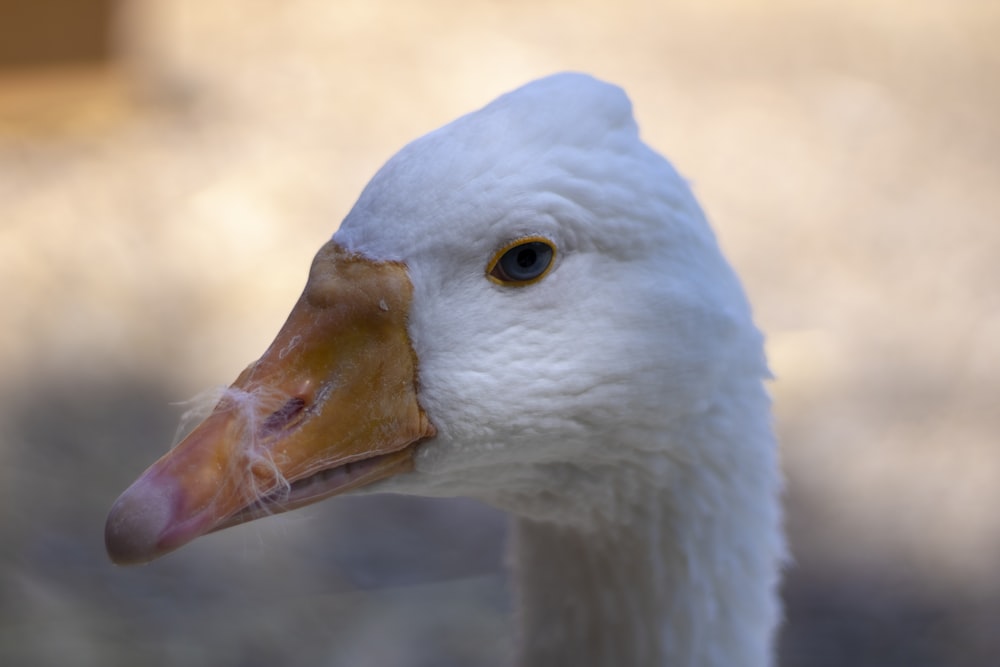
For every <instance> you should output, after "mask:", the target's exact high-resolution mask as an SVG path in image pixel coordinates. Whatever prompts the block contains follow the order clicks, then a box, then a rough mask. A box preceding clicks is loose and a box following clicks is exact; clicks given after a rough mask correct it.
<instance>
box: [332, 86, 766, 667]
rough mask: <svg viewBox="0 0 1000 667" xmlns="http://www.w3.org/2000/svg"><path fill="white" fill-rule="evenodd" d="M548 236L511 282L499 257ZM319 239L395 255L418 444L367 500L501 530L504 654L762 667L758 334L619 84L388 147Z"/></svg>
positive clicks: (567, 89)
mask: <svg viewBox="0 0 1000 667" xmlns="http://www.w3.org/2000/svg"><path fill="white" fill-rule="evenodd" d="M525 236H542V237H545V238H547V239H550V240H551V241H552V242H553V243H554V245H555V246H556V248H557V249H558V254H557V259H556V262H557V265H556V266H555V268H554V269H553V270H552V272H551V273H550V274H549V275H547V276H546V277H545V279H544V280H542V281H540V282H539V283H537V284H534V285H530V286H527V287H523V288H514V287H505V286H502V285H497V284H495V283H493V282H491V281H489V280H487V279H486V275H485V272H486V266H487V263H488V262H489V260H490V258H491V257H492V256H493V255H494V253H495V252H496V251H497V250H498V249H500V248H502V247H504V245H505V244H507V243H509V242H511V241H512V240H516V239H518V238H520V237H525ZM335 239H336V240H337V241H338V242H339V243H340V244H342V245H343V246H345V247H346V248H348V249H349V250H353V251H356V252H359V253H362V254H364V255H367V256H369V257H372V258H376V259H391V260H399V261H402V262H405V264H406V266H407V267H408V270H409V274H410V278H411V280H412V282H413V286H414V297H413V305H412V311H411V314H410V321H409V333H410V336H411V340H412V343H413V346H414V350H415V352H416V355H417V358H418V366H419V386H420V402H421V405H422V406H423V407H424V409H425V410H426V411H427V414H428V415H429V417H430V419H431V421H432V422H433V423H434V425H435V426H436V428H437V430H438V435H437V437H436V438H435V439H434V440H433V441H431V442H429V443H427V444H426V445H424V446H423V447H422V448H421V449H420V451H419V453H418V457H417V461H416V470H415V471H414V472H413V473H411V474H408V475H403V476H398V477H394V478H391V479H389V480H387V481H385V482H384V483H381V484H378V485H376V486H375V487H374V489H377V490H383V491H397V492H406V493H419V494H429V495H446V496H447V495H466V496H472V497H476V498H480V499H483V500H485V501H487V502H489V503H492V504H494V505H496V506H498V507H501V508H504V509H506V510H508V511H510V512H511V513H512V514H513V515H514V517H515V523H516V531H515V534H516V543H515V546H514V550H513V554H514V556H515V561H516V566H515V567H516V569H517V575H516V576H517V581H518V590H519V599H520V600H521V603H522V607H523V609H522V612H521V628H522V635H523V637H522V639H523V653H522V662H523V663H524V664H530V665H557V664H566V665H578V666H583V665H672V666H674V667H676V666H680V665H687V666H698V667H721V666H723V665H727V666H730V667H736V666H739V667H763V666H765V665H769V664H771V662H772V647H771V645H772V638H773V634H774V630H775V627H776V626H777V624H778V620H779V615H780V605H779V602H778V598H777V594H776V587H777V584H778V580H779V569H780V564H781V562H782V559H783V558H784V554H785V547H784V541H783V537H782V533H781V527H780V522H781V518H780V506H779V494H780V487H781V483H780V474H779V470H778V463H777V454H776V448H775V443H774V438H773V435H772V431H771V426H770V417H769V400H768V397H767V395H766V393H765V389H764V387H763V380H765V379H766V378H767V376H768V372H767V368H766V363H765V360H764V355H763V351H762V338H761V335H760V334H759V332H758V331H757V329H756V328H755V327H754V325H753V322H752V319H751V314H750V308H749V306H748V304H747V301H746V298H745V297H744V294H743V291H742V289H741V287H740V285H739V282H738V280H737V279H736V277H735V275H734V274H733V272H732V271H731V269H730V268H729V266H728V264H727V263H726V261H725V260H724V258H723V257H722V254H721V252H720V251H719V248H718V246H717V243H716V241H715V238H714V236H713V234H712V232H711V230H710V229H709V226H708V224H707V223H706V221H705V217H704V215H703V214H702V211H701V209H700V208H699V206H698V204H697V203H696V201H695V199H694V197H693V196H692V194H691V192H690V190H689V188H688V187H687V185H686V184H685V182H684V181H683V179H681V178H680V177H679V176H678V174H677V173H676V172H675V171H674V169H673V168H672V167H671V166H670V164H669V163H668V162H667V161H666V160H664V159H663V158H662V157H660V156H659V155H657V154H656V153H655V152H653V151H652V150H650V149H649V148H648V147H647V146H646V145H645V144H643V143H642V141H641V140H640V138H639V134H638V129H637V126H636V124H635V121H634V120H633V118H632V114H631V105H630V103H629V101H628V99H627V97H626V96H625V94H624V93H623V92H622V91H621V90H620V89H618V88H616V87H613V86H610V85H607V84H604V83H601V82H598V81H596V80H594V79H592V78H590V77H587V76H584V75H579V74H562V75H556V76H553V77H549V78H547V79H543V80H541V81H537V82H534V83H532V84H529V85H527V86H525V87H523V88H521V89H519V90H516V91H514V92H512V93H509V94H507V95H505V96H503V97H501V98H499V99H498V100H496V101H495V102H493V103H492V104H490V105H489V106H487V107H485V108H484V109H482V110H480V111H478V112H476V113H473V114H470V115H468V116H465V117H463V118H460V119H458V120H456V121H455V122H453V123H451V124H450V125H447V126H445V127H444V128H442V129H440V130H438V131H436V132H433V133H431V134H429V135H427V136H425V137H423V138H421V139H419V140H417V141H415V142H413V143H412V144H410V145H409V146H407V147H406V148H404V149H403V150H402V151H401V152H400V153H399V154H398V155H397V156H396V157H394V158H393V159H392V160H390V161H389V163H388V164H386V165H385V167H383V168H382V170H380V171H379V173H378V174H377V175H376V176H375V178H374V179H373V180H372V182H371V183H370V184H369V186H368V187H367V188H366V189H365V191H364V193H363V194H362V196H361V198H360V199H359V201H358V203H357V205H356V206H355V208H354V209H353V210H352V211H351V213H350V214H349V215H348V217H347V219H346V220H345V221H344V223H343V225H342V227H341V229H340V230H339V231H338V232H337V234H336V235H335Z"/></svg>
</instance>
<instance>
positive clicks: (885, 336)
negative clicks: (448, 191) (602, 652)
mask: <svg viewBox="0 0 1000 667" xmlns="http://www.w3.org/2000/svg"><path fill="white" fill-rule="evenodd" d="M563 69H576V70H584V71H588V72H591V73H593V74H596V75H598V76H600V77H602V78H605V79H608V80H611V81H614V82H616V83H618V84H620V85H622V86H623V87H625V88H626V89H627V90H628V92H629V93H630V95H631V97H632V99H633V101H634V103H635V107H636V113H637V116H638V119H639V121H640V124H641V126H642V129H643V133H644V136H645V137H646V139H647V141H648V142H649V143H650V144H651V145H653V146H654V147H655V148H657V149H658V150H660V151H661V152H663V153H664V154H666V155H667V156H668V157H669V158H670V159H671V160H672V161H674V163H675V164H676V165H677V166H678V168H679V169H680V170H681V172H682V173H684V174H686V175H687V176H688V177H689V178H690V179H691V180H692V182H693V185H694V187H695V189H696V192H697V194H698V195H699V197H700V198H701V200H702V202H703V204H704V205H705V207H706V209H707V211H708V213H709V215H710V217H711V218H712V220H713V222H714V225H715V227H716V229H717V231H718V233H719V236H720V238H721V241H722V243H723V246H724V247H725V249H726V250H727V253H728V255H729V256H730V258H731V259H732V261H733V263H734V264H735V265H736V267H737V268H738V270H739V271H740V273H741V274H742V275H743V277H744V279H745V282H746V284H747V287H748V290H749V292H750V294H751V297H752V300H753V302H754V304H755V307H756V313H757V318H758V320H759V323H760V324H761V326H762V327H763V328H764V329H765V330H766V332H767V333H768V336H769V352H770V355H771V358H772V365H773V368H774V371H775V373H776V375H777V381H776V382H775V384H774V386H773V390H774V394H775V398H776V411H777V422H778V429H779V431H780V435H781V440H782V447H783V455H784V461H785V467H786V471H787V475H788V479H789V483H788V486H789V492H788V508H789V519H788V525H789V531H790V535H791V540H792V544H793V549H794V551H795V554H796V558H797V563H796V564H795V565H794V567H793V568H792V569H791V570H790V571H789V574H788V579H787V583H786V586H785V594H786V600H787V607H788V609H787V616H788V623H787V625H786V627H785V629H784V632H783V635H782V639H781V654H782V661H783V664H784V665H788V666H791V665H803V666H805V665H810V666H827V665H829V666H840V665H851V666H867V665H871V666H873V667H874V666H885V665H900V666H902V665H906V666H907V667H918V666H924V665H928V666H930V665H935V666H936V665H942V666H943V665H948V666H952V667H971V666H976V667H978V666H983V667H986V666H992V665H996V664H998V661H1000V576H998V575H1000V567H998V566H1000V516H998V510H997V508H998V507H1000V443H998V434H1000V408H998V399H1000V290H998V289H997V284H998V281H1000V269H998V260H1000V120H998V119H1000V3H996V2H993V1H990V0H982V1H978V2H977V1H975V0H966V1H964V2H961V1H959V2H950V3H947V2H931V1H929V0H912V1H906V0H881V1H872V2H868V1H863V0H839V1H837V0H813V1H811V2H792V1H791V0H771V1H768V2H751V1H750V0H722V1H719V2H698V1H696V0H684V1H680V2H652V1H647V2H643V1H640V0H617V1H616V2H610V1H607V0H605V1H604V2H597V1H596V0H591V1H583V2H580V1H575V2H574V1H571V0H548V1H546V0H535V1H533V2H521V1H515V2H500V1H494V2H459V1H457V0H453V1H447V0H437V1H424V2H416V1H410V2H389V1H387V0H382V1H370V2H363V1H362V0H345V1H340V2H330V1H325V0H284V1H282V2H277V1H267V0H215V1H214V2H200V1H198V2H196V1H195V0H143V1H139V0H134V1H132V2H128V1H126V0H119V1H117V2H115V1H114V0H37V1H36V2H32V3H28V2H23V1H20V2H19V1H16V0H15V1H11V0H0V313H2V314H0V317H2V320H0V324H2V326H0V494H2V495H0V663H2V664H4V665H70V664H71V665H102V666H106V665H135V664H143V665H150V666H156V665H188V666H200V665H205V666H208V665H233V666H237V665H239V666H243V665H273V664H281V665H292V666H296V665H318V664H323V665H338V666H339V665H345V666H346V665H351V666H354V665H373V666H395V665H400V666H401V665H428V666H430V665H502V664H504V663H505V661H506V658H507V657H508V649H507V647H508V646H509V644H510V641H511V632H510V627H509V613H510V601H509V599H508V598H507V595H506V593H505V580H504V575H503V568H502V557H501V551H502V543H503V537H504V535H503V531H504V520H503V517H502V516H500V515H499V514H498V513H496V512H493V511H492V510H489V509H487V508H483V507H481V506H480V505H477V504H475V503H471V502H468V501H453V502H452V501H449V502H445V501H430V500H422V499H412V498H391V497H388V498H372V499H350V498H345V499H338V500H336V501H331V502H328V503H326V504H324V505H322V506H318V507H314V508H310V509H308V510H304V511H302V512H299V513H296V514H293V515H291V516H286V517H276V518H274V519H269V520H267V521H263V522H258V523H256V524H252V525H249V526H245V527H241V528H238V529H233V530H230V531H227V532H224V533H221V534H218V535H213V536H211V537H208V538H205V539H202V540H199V541H198V542H196V543H194V544H192V545H191V546H190V547H187V548H186V549H184V550H182V551H181V552H179V553H176V554H174V555H171V556H169V557H167V558H165V559H163V560H162V561H160V562H157V563H155V564H153V565H150V566H147V567H143V568H136V569H119V568H114V567H112V566H111V565H110V564H109V563H108V562H107V561H106V558H105V556H104V552H103V539H102V530H103V520H104V514H105V512H106V510H107V508H108V506H109V505H110V504H111V502H112V501H113V500H114V498H115V497H116V496H117V494H118V493H119V492H120V491H121V490H123V489H124V488H125V486H126V485H127V484H128V483H130V482H131V480H132V479H133V478H134V477H135V476H136V475H137V474H138V472H140V471H141V469H142V468H143V467H145V465H146V464H148V463H149V462H150V461H152V460H153V458H154V457H155V456H157V455H158V454H159V453H161V452H162V451H163V450H164V449H165V448H166V447H167V446H168V445H169V443H170V441H171V439H172V436H173V431H174V428H175V425H176V423H177V419H178V417H179V415H180V413H181V412H182V408H181V407H179V406H177V405H175V403H176V402H178V401H181V400H183V399H185V398H187V397H189V396H191V395H193V394H195V393H197V392H198V391H199V390H201V389H203V388H204V387H206V386H211V385H215V384H220V383H227V382H229V381H231V380H232V379H233V377H235V375H236V373H237V372H238V371H239V370H240V369H242V367H243V366H244V365H245V364H246V363H247V362H249V361H250V360H252V359H254V358H256V357H257V356H258V355H259V353H260V352H261V351H262V350H263V349H264V346H265V345H266V344H267V343H268V342H269V341H270V339H271V337H272V336H273V334H274V333H275V332H276V331H277V328H278V326H279V325H280V323H281V322H282V321H283V319H284V316H285V315H286V313H287V311H288V309H289V308H290V306H291V304H292V303H293V301H294V299H295V298H296V296H297V294H298V291H299V290H300V288H301V286H302V284H303V282H304V279H305V274H306V270H307V267H308V263H309V260H310V259H311V257H312V254H313V253H314V252H315V250H316V249H317V248H318V247H319V245H320V244H321V243H323V242H324V241H325V240H326V239H327V238H328V237H329V236H330V234H332V232H333V231H334V230H335V229H336V226H337V224H338V222H339V221H340V219H341V218H342V217H343V216H344V215H345V214H346V212H347V211H348V209H349V207H350V205H351V203H352V202H353V200H354V198H355V197H356V196H357V194H358V193H359V192H360V189H361V188H362V187H363V185H364V183H365V182H366V181H367V180H368V178H370V176H371V175H372V173H373V172H374V171H375V169H377V168H378V166H379V165H380V164H381V163H382V162H383V161H384V160H385V159H387V158H388V157H389V156H390V155H391V154H392V153H393V152H394V151H395V150H397V149H398V148H399V147H401V146H402V145H403V144H404V143H405V142H407V141H409V140H410V139H413V138H415V137H416V136H418V135H420V134H422V133H424V132H426V131H428V130H431V129H433V128H435V127H436V126H438V125H440V124H442V123H444V122H447V121H448V120H450V119H452V118H453V117H455V116H457V115H459V114H461V113H464V112H467V111H470V110H472V109H475V108H477V107H479V106H481V105H483V104H485V103H486V102H488V101H489V100H490V99H492V98H493V97H495V96H496V95H497V94H499V93H502V92H505V91H506V90H508V89H511V88H513V87H516V86H517V85H520V84H521V83H524V82H525V81H527V80H530V79H532V78H536V77H538V76H541V75H544V74H548V73H551V72H553V71H557V70H563Z"/></svg>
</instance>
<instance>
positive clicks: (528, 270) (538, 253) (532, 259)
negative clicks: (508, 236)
mask: <svg viewBox="0 0 1000 667" xmlns="http://www.w3.org/2000/svg"><path fill="white" fill-rule="evenodd" d="M555 256H556V249H555V247H554V246H553V245H552V242H551V241H549V240H548V239H541V238H535V237H533V238H529V239H520V240H518V241H515V242H514V243H513V244H510V245H508V246H505V247H504V248H503V249H501V250H500V252H498V253H497V254H496V255H495V256H494V257H493V261H492V262H491V263H490V266H489V269H488V270H487V272H486V273H487V275H488V276H489V277H490V278H491V279H492V280H493V281H494V282H497V283H500V284H502V285H517V286H522V285H530V284H531V283H533V282H536V281H538V280H540V279H541V278H542V277H543V276H544V275H545V274H546V273H547V272H548V270H549V268H551V266H552V260H553V259H555Z"/></svg>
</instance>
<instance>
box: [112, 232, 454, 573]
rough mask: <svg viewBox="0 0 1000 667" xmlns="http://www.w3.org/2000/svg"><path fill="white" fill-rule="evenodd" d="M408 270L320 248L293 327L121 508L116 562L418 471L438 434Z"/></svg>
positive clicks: (115, 520) (117, 509)
mask: <svg viewBox="0 0 1000 667" xmlns="http://www.w3.org/2000/svg"><path fill="white" fill-rule="evenodd" d="M411 297H412V286H411V284H410V281H409V278H408V276H407V273H406V269H405V268H404V267H403V266H402V265H401V264H398V263H393V262H373V261H371V260H368V259H365V258H363V257H359V256H356V255H351V254H349V253H347V252H346V251H344V250H343V249H342V248H340V247H339V246H338V245H337V244H335V243H334V242H333V241H331V242H329V243H327V244H326V245H325V246H323V248H321V249H320V251H319V253H318V254H317V255H316V259H315V260H314V261H313V266H312V269H311V271H310V275H309V281H308V283H307V284H306V288H305V290H304V292H303V293H302V296H301V297H300V298H299V301H298V303H297V304H296V305H295V308H294V309H293V310H292V313H291V315H289V317H288V321H287V322H285V325H284V326H283V327H282V329H281V331H280V332H279V333H278V337H277V338H276V339H275V341H274V342H273V343H272V344H271V346H270V347H269V348H268V350H267V351H266V352H265V353H264V356H263V357H261V358H260V359H259V360H258V361H257V362H255V363H253V364H251V365H250V366H249V367H248V368H247V369H246V370H245V371H243V373H242V374H240V376H239V377H238V378H237V379H236V382H235V383H233V385H232V386H231V387H230V388H229V389H227V390H225V392H224V394H223V397H222V399H221V400H220V401H219V403H218V404H217V405H216V407H215V410H214V411H213V412H212V414H211V415H210V416H209V417H208V418H207V419H206V420H205V421H204V422H202V423H201V424H200V425H199V426H198V427H197V428H195V430H194V431H192V432H191V433H190V435H188V436H187V437H186V438H185V439H184V440H183V441H182V442H181V443H180V444H178V445H177V446H176V447H175V448H174V449H172V450H171V451H170V452H168V453H167V454H166V455H164V456H163V457H162V458H161V459H160V460H158V461H157V462H156V463H154V464H153V465H152V466H150V467H149V469H147V470H146V471H145V472H144V473H143V474H142V475H141V476H140V477H139V479H138V480H136V481H135V483H133V484H132V486H130V487H129V488H128V489H127V490H126V491H125V493H123V494H122V495H121V497H120V498H118V500H117V501H116V502H115V504H114V506H113V507H112V508H111V512H110V513H109V515H108V520H107V524H106V526H105V542H106V544H107V549H108V555H109V556H110V557H111V560H113V561H114V562H115V563H118V564H128V563H140V562H146V561H150V560H153V559H154V558H157V557H159V556H162V555H163V554H165V553H167V552H170V551H172V550H174V549H176V548H178V547H180V546H182V545H184V544H186V543H187V542H190V541H191V540H193V539H194V538H196V537H198V536H200V535H204V534H205V533H209V532H211V531H214V530H219V529H221V528H226V527H229V526H234V525H236V524H239V523H243V522H245V521H250V520H252V519H256V518H258V517H261V516H265V515H268V514H275V513H278V512H285V511H288V510H291V509H295V508H296V507H301V506H303V505H308V504H310V503H314V502H316V501H318V500H321V499H323V498H327V497H329V496H333V495H336V494H339V493H344V492H346V491H349V490H351V489H355V488H358V487H361V486H364V485H366V484H370V483H372V482H374V481H376V480H379V479H383V478H385V477H389V476H391V475H395V474H397V473H401V472H405V471H408V470H411V469H412V465H413V452H414V448H415V445H416V444H417V443H419V442H420V441H421V440H424V439H426V438H429V437H432V436H433V435H434V433H435V431H434V427H433V426H432V425H431V424H430V422H429V421H428V419H427V416H426V415H425V414H424V412H423V410H422V409H421V408H420V405H419V404H418V403H417V394H416V388H417V387H416V359H415V356H414V353H413V349H412V347H411V345H410V340H409V336H408V335H407V332H406V321H407V315H408V313H409V307H410V301H411Z"/></svg>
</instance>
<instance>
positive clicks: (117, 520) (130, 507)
mask: <svg viewBox="0 0 1000 667" xmlns="http://www.w3.org/2000/svg"><path fill="white" fill-rule="evenodd" d="M144 481H145V480H143V479H140V480H138V481H137V482H136V483H135V484H133V485H132V486H131V487H129V488H128V489H127V490H126V491H125V493H123V494H122V495H121V496H120V497H119V498H118V500H116V501H115V504H114V505H112V506H111V511H110V512H108V519H107V522H106V523H105V524H104V546H105V548H106V549H107V552H108V557H109V558H110V559H111V562H113V563H114V564H115V565H137V564H140V563H147V562H149V561H151V560H153V559H154V558H156V557H158V556H160V555H161V554H162V553H163V551H164V550H163V549H162V548H161V547H160V545H159V542H160V538H161V535H162V534H163V532H164V530H165V529H166V528H167V526H168V524H169V523H170V520H171V514H172V512H171V503H170V502H168V499H167V498H165V497H164V495H163V494H162V493H158V492H157V490H156V489H155V488H151V487H150V486H149V485H147V484H144V483H143V482H144Z"/></svg>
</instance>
